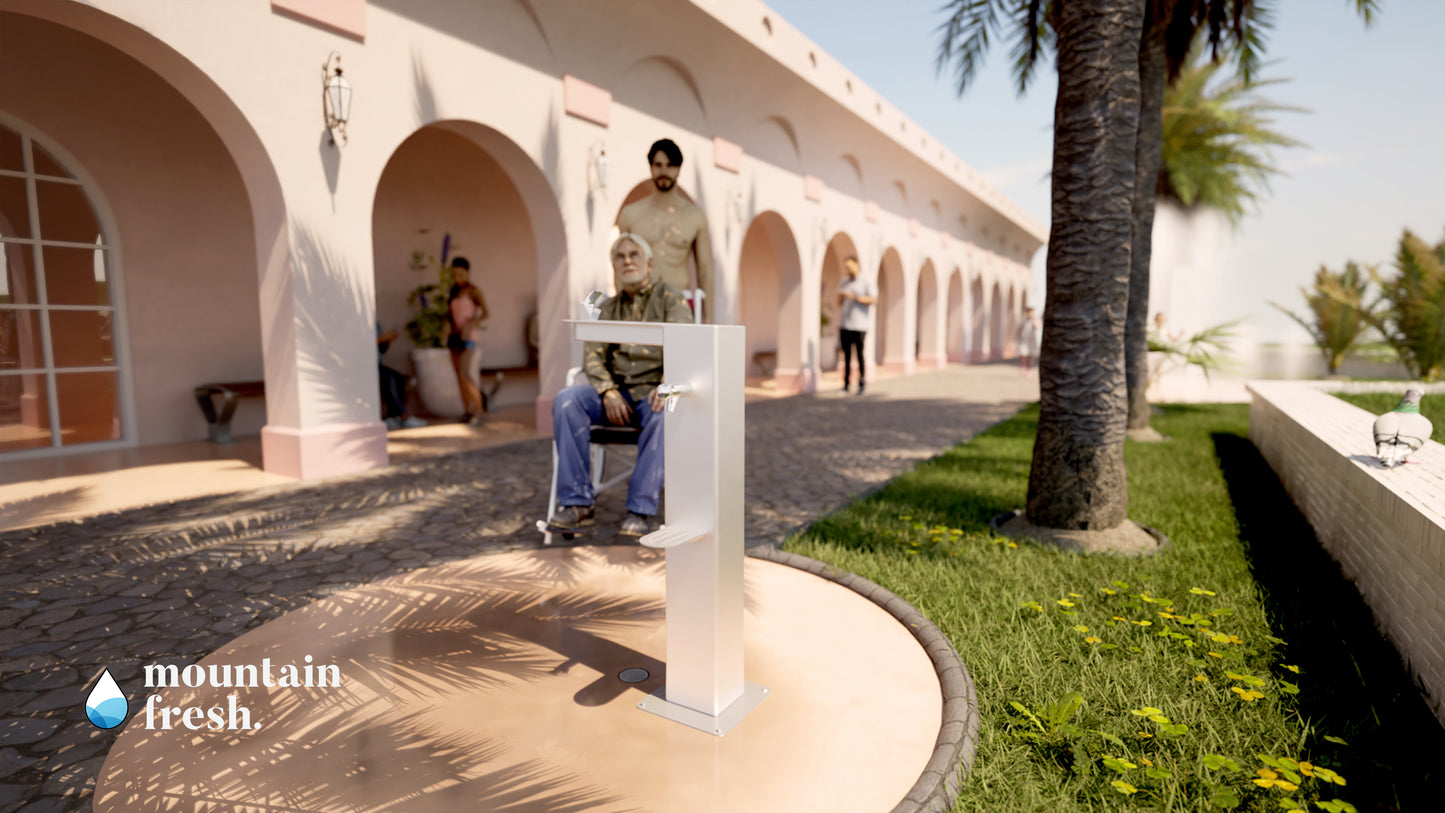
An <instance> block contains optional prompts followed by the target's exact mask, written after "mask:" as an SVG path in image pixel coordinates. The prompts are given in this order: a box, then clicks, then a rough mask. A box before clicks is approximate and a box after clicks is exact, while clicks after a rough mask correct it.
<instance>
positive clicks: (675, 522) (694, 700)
mask: <svg viewBox="0 0 1445 813" xmlns="http://www.w3.org/2000/svg"><path fill="white" fill-rule="evenodd" d="M588 305H589V306H590V305H591V303H588ZM587 316H589V317H591V318H585V319H577V320H569V322H568V324H570V325H571V326H572V338H573V339H575V340H577V341H583V342H608V343H618V344H656V345H661V346H662V348H663V380H664V381H665V382H666V383H664V384H662V385H661V386H659V387H658V392H659V393H660V394H661V395H662V397H663V398H664V399H665V400H666V403H667V407H666V409H667V415H666V416H665V417H664V419H663V421H664V422H663V465H664V467H665V471H664V483H665V485H666V488H667V513H666V522H665V523H664V524H663V526H662V527H660V528H658V529H657V530H656V531H653V532H652V533H650V534H648V535H646V536H644V537H642V544H643V545H646V546H648V547H652V548H662V549H664V550H666V552H667V682H666V684H665V685H664V686H663V687H662V688H661V689H658V690H657V691H656V692H654V693H653V694H651V695H649V696H648V697H647V698H646V699H644V700H643V701H642V702H640V703H638V704H637V706H638V708H640V709H643V710H645V711H648V712H651V713H653V714H657V715H659V716H661V717H666V718H667V719H669V720H674V721H676V722H679V723H683V724H684V725H688V726H691V727H693V728H696V729H699V730H701V731H706V732H707V733H709V734H716V735H719V736H721V735H723V734H726V733H727V732H728V731H729V730H731V729H732V727H733V726H735V725H737V724H738V723H739V722H740V721H741V720H742V719H743V718H744V717H745V716H747V714H748V712H750V711H752V710H753V709H754V708H756V707H757V705H758V704H759V703H761V702H762V701H763V698H765V697H766V696H767V694H768V690H767V689H765V688H763V687H762V686H758V685H756V684H753V683H748V682H747V681H745V680H743V375H744V366H743V356H744V349H745V344H744V330H743V328H742V327H740V326H737V325H698V324H673V323H657V322H612V321H601V320H598V319H597V318H596V316H595V315H593V313H591V312H589V313H587ZM644 408H645V407H644Z"/></svg>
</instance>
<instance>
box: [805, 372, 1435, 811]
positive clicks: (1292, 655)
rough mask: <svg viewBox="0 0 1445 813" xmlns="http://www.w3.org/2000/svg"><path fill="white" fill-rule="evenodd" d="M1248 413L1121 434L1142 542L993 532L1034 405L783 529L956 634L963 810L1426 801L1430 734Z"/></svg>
mask: <svg viewBox="0 0 1445 813" xmlns="http://www.w3.org/2000/svg"><path fill="white" fill-rule="evenodd" d="M1442 400H1445V399H1442ZM1247 423H1248V408H1247V406H1244V405H1225V406H1180V407H1171V408H1167V409H1166V410H1165V413H1164V414H1163V415H1161V416H1159V417H1157V418H1156V419H1155V421H1154V426H1155V427H1156V428H1157V429H1159V430H1160V431H1162V432H1164V433H1166V434H1167V435H1169V436H1171V438H1172V440H1170V441H1169V442H1167V443H1160V444H1135V443H1130V444H1129V445H1128V448H1127V449H1126V455H1127V460H1128V466H1129V499H1130V516H1131V517H1132V518H1134V519H1135V520H1136V521H1138V522H1141V523H1143V524H1146V525H1149V526H1152V527H1154V528H1157V529H1158V530H1160V531H1162V532H1163V533H1164V534H1166V535H1167V536H1168V537H1169V539H1170V544H1169V546H1168V547H1166V548H1165V549H1163V550H1162V551H1160V552H1158V553H1157V554H1155V555H1152V556H1148V557H1142V558H1125V557H1116V556H1091V557H1084V556H1079V555H1076V554H1067V553H1060V552H1056V551H1052V550H1047V549H1043V548H1040V547H1037V546H1035V545H1033V544H1031V543H1016V544H1011V543H1009V542H1008V541H1007V540H1003V539H1000V538H995V537H993V536H991V534H990V533H989V530H988V521H989V518H990V517H991V516H993V515H995V514H997V513H1000V512H1002V511H1005V510H1010V509H1014V508H1019V507H1022V505H1023V502H1024V496H1025V492H1026V488H1027V477H1028V468H1029V457H1030V453H1031V449H1032V445H1033V436H1034V433H1035V429H1036V426H1037V407H1030V408H1027V409H1025V410H1024V411H1022V412H1021V413H1020V414H1019V415H1018V416H1016V417H1015V418H1013V419H1011V420H1009V421H1006V422H1004V423H1002V424H1000V425H998V426H996V427H994V428H993V429H991V430H989V431H988V432H986V433H984V434H982V435H980V436H979V437H977V438H975V439H974V440H972V441H971V442H969V443H967V444H963V445H960V446H958V447H955V448H953V449H951V450H949V451H947V452H945V453H944V454H942V455H940V456H939V457H937V458H934V459H933V460H930V461H927V462H925V463H923V464H921V465H920V466H918V468H917V469H916V470H914V471H912V472H910V473H907V474H905V475H903V476H901V477H899V478H897V479H896V480H894V481H892V482H891V483H889V484H888V485H887V486H886V487H885V488H883V489H882V490H881V491H879V492H876V493H874V494H873V495H871V496H868V497H866V498H863V499H861V500H859V501H857V502H855V503H853V504H851V505H849V506H846V507H845V508H843V509H842V510H840V511H838V512H837V513H834V514H832V515H829V516H827V517H824V518H822V519H820V520H819V521H818V522H816V523H815V524H814V525H813V526H812V527H811V528H810V529H808V531H806V532H805V533H803V534H801V535H800V536H797V537H794V538H792V539H790V540H789V541H788V543H787V545H786V547H787V549H789V550H791V551H794V552H797V553H802V554H804V555H807V556H812V557H815V558H818V559H821V560H824V561H826V562H829V563H832V564H835V565H837V566H839V567H842V568H845V569H848V570H851V571H853V572H855V573H858V574H860V575H862V576H864V577H866V578H869V579H872V580H873V581H876V582H878V583H879V584H881V585H883V586H884V587H887V588H888V589H889V590H892V591H894V592H895V593H897V594H899V595H900V596H902V597H903V598H904V599H906V600H908V601H910V602H912V603H913V604H914V605H915V606H917V607H918V608H919V609H920V610H922V611H923V612H924V613H925V614H926V615H927V616H928V617H929V618H930V619H932V621H933V622H934V623H935V624H937V625H938V626H939V628H940V629H942V630H943V632H944V633H945V634H946V635H948V637H949V638H950V639H951V640H952V641H953V644H954V646H955V647H956V648H957V649H958V651H959V654H960V655H961V656H962V657H963V660H964V663H965V664H966V665H967V666H968V669H969V671H970V673H971V675H972V677H973V680H974V683H975V686H976V688H977V690H978V697H979V704H980V711H981V713H982V719H983V723H982V729H981V732H980V744H979V748H978V756H977V761H976V763H975V766H974V770H973V773H972V775H971V777H970V778H969V780H968V782H967V783H966V785H965V787H964V790H963V794H962V796H961V798H960V800H959V803H958V805H957V807H956V809H957V810H977V811H1012V810H1040V811H1053V810H1113V809H1126V810H1134V809H1159V810H1209V809H1219V808H1228V807H1230V806H1231V805H1233V806H1236V807H1237V808H1238V809H1241V810H1271V811H1277V810H1282V809H1286V805H1287V804H1288V802H1286V801H1285V800H1290V801H1291V802H1293V803H1296V804H1301V805H1306V804H1308V805H1309V806H1310V808H1309V809H1348V807H1346V806H1338V807H1337V806H1335V804H1334V800H1336V799H1339V800H1344V801H1346V802H1349V803H1352V804H1353V805H1354V808H1355V809H1357V810H1360V811H1366V810H1377V809H1402V810H1411V809H1418V810H1433V809H1438V805H1439V790H1440V789H1441V787H1442V784H1445V783H1442V782H1441V780H1440V775H1441V773H1442V768H1441V767H1440V766H1439V765H1438V764H1437V763H1438V759H1439V755H1440V754H1442V753H1445V731H1442V729H1441V727H1440V725H1439V723H1438V722H1437V721H1436V719H1435V718H1434V716H1433V715H1432V714H1431V713H1430V711H1429V709H1428V708H1427V707H1426V705H1425V703H1424V702H1423V701H1422V700H1421V699H1420V697H1419V695H1418V693H1417V692H1416V691H1415V689H1414V688H1413V686H1412V685H1411V683H1410V681H1409V680H1408V678H1406V677H1405V675H1404V672H1403V670H1402V668H1401V667H1400V658H1399V656H1398V655H1397V654H1396V653H1395V652H1394V650H1393V649H1391V648H1390V647H1389V646H1388V644H1386V643H1384V642H1383V641H1382V640H1381V639H1380V637H1379V636H1378V635H1377V634H1376V633H1375V631H1374V626H1373V622H1372V619H1371V617H1370V614H1369V611H1368V609H1366V608H1365V607H1364V605H1363V603H1362V602H1361V601H1360V598H1359V596H1358V593H1357V592H1356V591H1355V589H1354V587H1353V586H1352V585H1351V584H1350V583H1348V582H1347V581H1345V580H1344V579H1343V577H1342V576H1341V575H1340V574H1339V571H1338V568H1337V567H1336V566H1335V565H1334V564H1333V562H1332V561H1331V560H1330V559H1329V557H1328V556H1327V555H1326V554H1324V553H1323V552H1322V550H1321V549H1320V547H1319V543H1318V542H1317V541H1316V540H1315V538H1314V536H1313V533H1312V532H1311V531H1310V529H1309V526H1308V524H1307V523H1305V521H1304V519H1303V518H1302V517H1301V516H1300V515H1299V514H1298V512H1296V511H1295V509H1294V508H1293V505H1292V504H1291V503H1290V502H1289V499H1288V497H1287V496H1286V495H1285V494H1284V492H1283V490H1282V489H1281V488H1280V486H1279V482H1278V480H1277V479H1276V478H1275V477H1274V476H1273V473H1272V472H1271V471H1270V470H1269V468H1268V465H1267V464H1266V463H1265V462H1264V461H1263V459H1262V458H1260V457H1259V455H1258V453H1257V452H1256V451H1255V449H1254V447H1253V445H1252V444H1250V443H1249V441H1248V439H1247V437H1246V433H1247V428H1248V427H1247ZM1075 693H1077V694H1075ZM1331 771H1333V772H1334V773H1331ZM1336 774H1337V775H1338V777H1339V778H1341V779H1343V780H1344V782H1345V783H1347V784H1341V783H1339V782H1337V781H1335V780H1336ZM1319 803H1323V805H1322V806H1321V805H1320V804H1319Z"/></svg>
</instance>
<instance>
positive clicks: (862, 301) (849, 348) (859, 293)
mask: <svg viewBox="0 0 1445 813" xmlns="http://www.w3.org/2000/svg"><path fill="white" fill-rule="evenodd" d="M843 270H845V271H847V272H848V279H846V280H844V281H843V284H842V285H840V286H838V308H839V311H840V316H839V323H838V340H839V341H840V342H842V344H843V392H847V391H848V382H849V381H851V380H852V378H853V364H852V361H853V357H852V356H851V355H850V353H853V352H855V351H856V352H857V354H858V394H859V395H862V394H863V387H864V386H865V382H866V380H867V376H866V374H865V373H864V368H863V337H864V336H866V335H867V334H868V314H869V312H870V311H872V310H873V303H874V302H877V301H878V289H877V287H875V286H874V284H873V281H872V280H867V279H863V278H862V277H860V276H859V275H858V272H859V271H860V270H861V269H860V268H859V267H858V258H857V257H849V258H848V259H846V260H844V261H843Z"/></svg>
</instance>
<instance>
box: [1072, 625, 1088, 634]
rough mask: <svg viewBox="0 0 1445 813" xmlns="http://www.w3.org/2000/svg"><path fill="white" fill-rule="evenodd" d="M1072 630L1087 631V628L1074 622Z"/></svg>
mask: <svg viewBox="0 0 1445 813" xmlns="http://www.w3.org/2000/svg"><path fill="white" fill-rule="evenodd" d="M1074 630H1075V631H1076V632H1088V631H1089V628H1088V627H1086V626H1084V625H1083V624H1075V625H1074Z"/></svg>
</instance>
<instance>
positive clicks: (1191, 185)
mask: <svg viewBox="0 0 1445 813" xmlns="http://www.w3.org/2000/svg"><path fill="white" fill-rule="evenodd" d="M1219 68H1220V65H1219V63H1217V62H1203V63H1200V62H1198V61H1197V60H1196V61H1194V62H1193V63H1192V64H1191V65H1190V67H1188V68H1186V69H1184V70H1183V71H1182V72H1181V73H1180V74H1179V76H1178V78H1176V79H1175V80H1174V81H1173V82H1172V83H1170V85H1169V87H1168V89H1167V90H1166V91H1165V93H1164V107H1163V139H1162V140H1163V149H1162V152H1161V156H1160V157H1161V161H1160V167H1159V173H1158V177H1157V181H1156V185H1155V190H1156V193H1157V195H1158V197H1159V198H1163V199H1166V200H1171V201H1175V202H1177V203H1179V204H1180V205H1181V206H1183V207H1185V208H1189V207H1192V206H1202V207H1205V208H1208V209H1213V210H1215V211H1217V212H1219V213H1220V214H1222V215H1224V217H1225V218H1226V219H1227V220H1229V222H1230V223H1232V224H1237V223H1238V222H1239V221H1240V219H1242V218H1243V217H1244V215H1245V210H1246V206H1247V204H1250V203H1255V202H1258V200H1259V198H1260V195H1261V193H1262V191H1264V190H1266V189H1267V188H1268V185H1269V176H1270V175H1274V174H1277V173H1278V172H1279V169H1278V168H1277V167H1276V166H1275V165H1274V164H1273V163H1271V161H1270V155H1269V152H1268V148H1270V147H1296V146H1300V142H1299V141H1296V140H1294V139H1292V138H1290V137H1288V136H1286V135H1283V134H1281V133H1278V132H1276V131H1275V130H1273V129H1271V128H1270V124H1271V120H1270V119H1269V118H1268V117H1267V115H1266V114H1268V113H1272V112H1276V111H1286V110H1293V111H1302V108H1297V107H1287V106H1285V105H1279V104H1275V103H1273V102H1269V101H1267V100H1264V99H1261V98H1259V97H1257V96H1255V95H1254V91H1255V90H1257V89H1259V88H1262V87H1265V86H1267V85H1273V84H1277V83H1278V82H1280V81H1281V80H1278V79H1273V80H1266V81H1254V80H1249V79H1245V78H1244V77H1243V76H1239V75H1236V76H1235V77H1234V78H1233V79H1231V80H1230V81H1228V82H1224V83H1218V82H1216V81H1215V78H1216V77H1217V76H1218V73H1219Z"/></svg>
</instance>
